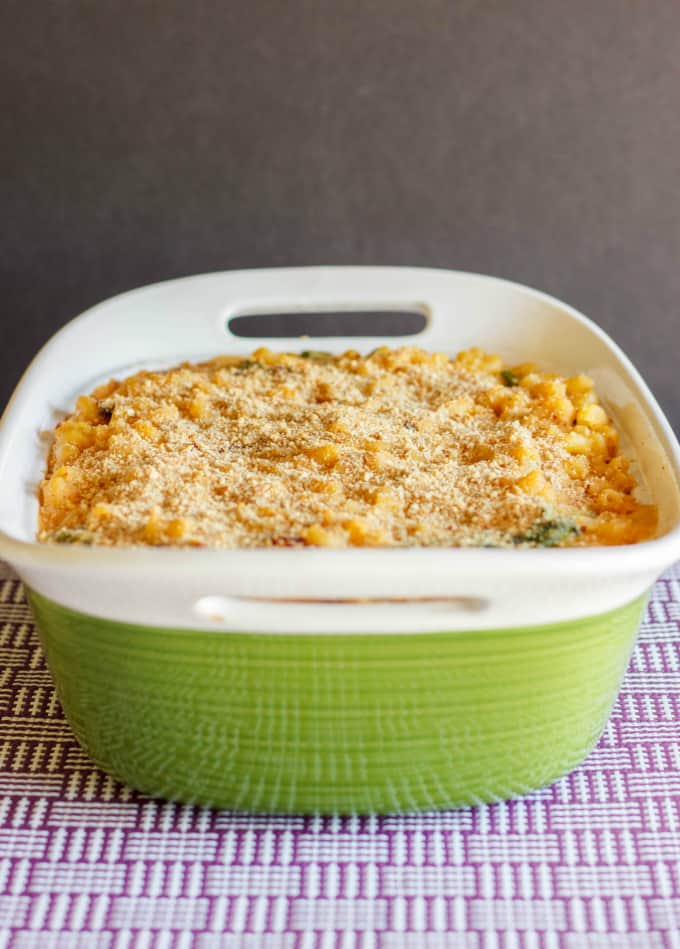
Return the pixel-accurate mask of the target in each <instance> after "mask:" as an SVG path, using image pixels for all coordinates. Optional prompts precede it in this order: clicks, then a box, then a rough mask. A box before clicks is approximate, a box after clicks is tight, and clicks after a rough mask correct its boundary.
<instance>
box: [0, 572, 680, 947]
mask: <svg viewBox="0 0 680 949" xmlns="http://www.w3.org/2000/svg"><path fill="white" fill-rule="evenodd" d="M676 946H677V947H679V949H680V566H679V567H676V568H675V569H674V570H672V571H670V572H669V573H668V574H667V575H666V576H665V577H664V578H663V579H662V580H661V581H660V582H659V583H658V585H657V586H656V588H655V591H654V594H653V597H652V600H651V603H650V606H649V609H648V613H647V617H646V620H645V623H644V626H643V630H642V634H641V638H640V641H639V643H638V646H637V649H636V651H635V654H634V657H633V660H632V663H631V666H630V669H629V671H628V674H627V677H626V680H625V682H624V686H623V690H622V693H621V695H620V698H619V700H618V702H617V704H616V707H615V709H614V712H613V714H612V717H611V719H610V721H609V724H608V725H607V728H606V730H605V733H604V735H603V736H602V739H601V741H600V743H599V745H598V747H597V748H596V749H595V750H594V751H593V753H592V754H591V755H590V757H589V758H588V760H587V761H586V762H585V764H584V765H583V766H582V767H581V768H579V769H578V770H577V771H575V772H573V773H572V774H570V775H569V776H567V777H566V778H563V779H562V780H560V781H558V782H557V783H556V784H555V785H553V786H552V787H550V788H547V789H545V790H543V791H540V792H538V793H536V794H534V795H532V796H530V797H527V798H524V799H523V800H517V801H512V802H510V803H500V804H493V805H487V806H481V807H476V808H468V809H464V810H459V811H449V812H444V813H437V814H422V815H417V816H402V817H386V818H377V817H374V818H303V817H263V816H248V815H242V814H238V815H237V814H230V813H226V812H223V811H212V810H210V809H207V808H199V807H191V806H185V805H179V804H171V803H167V802H163V801H158V800H151V799H148V798H145V797H144V796H143V795H140V794H137V793H135V792H134V791H131V790H130V789H128V788H126V787H124V786H123V785H121V784H119V783H118V782H116V781H115V780H113V779H112V778H110V777H108V776H107V775H106V774H104V773H102V772H101V771H99V770H98V769H97V768H95V767H94V766H93V765H92V764H91V762H90V761H89V759H88V758H87V756H86V755H85V753H84V752H83V751H82V750H81V749H80V748H79V747H78V745H77V744H76V742H75V740H74V738H73V737H72V735H71V732H70V730H69V727H68V725H67V724H66V722H65V721H64V719H63V717H62V714H61V710H60V707H59V702H58V700H57V699H56V696H55V693H54V691H53V688H52V683H51V679H50V676H49V673H48V672H47V670H46V668H45V663H44V660H43V656H42V652H41V649H40V646H39V644H38V641H37V638H36V635H35V631H34V629H33V626H32V623H31V617H30V615H29V612H28V608H27V606H26V604H25V601H24V598H23V593H22V589H21V585H20V583H19V582H18V580H17V579H16V578H15V577H14V576H13V575H12V574H11V572H10V571H9V569H8V568H6V567H2V565H0V949H4V947H11V949H131V947H135V949H137V947H139V949H142V947H143V949H184V947H187V949H188V947H192V949H193V947H196V949H232V947H236V949H410V947H413V949H429V947H433V949H434V947H436V949H552V947H567V949H623V947H626V949H627V947H631V949H637V947H639V949H655V947H676Z"/></svg>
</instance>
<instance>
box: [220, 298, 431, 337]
mask: <svg viewBox="0 0 680 949" xmlns="http://www.w3.org/2000/svg"><path fill="white" fill-rule="evenodd" d="M427 317H428V309H427V307H425V306H414V307H413V308H409V309H406V308H401V307H400V308H391V309H384V310H376V309H368V308H366V309H357V310H343V309H331V310H324V309H315V310H291V311H288V312H278V311H277V312H268V313H262V312H259V313H240V314H238V315H237V316H232V317H230V319H229V320H227V328H228V330H229V332H230V333H232V334H233V335H234V336H240V337H242V338H244V339H290V338H293V337H296V336H313V337H327V336H354V337H358V336H366V337H375V336H417V335H418V334H419V333H422V331H423V330H424V329H425V327H426V326H427Z"/></svg>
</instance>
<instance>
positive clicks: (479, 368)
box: [38, 347, 656, 548]
mask: <svg viewBox="0 0 680 949" xmlns="http://www.w3.org/2000/svg"><path fill="white" fill-rule="evenodd" d="M635 489H636V482H635V479H634V477H633V475H632V474H631V472H630V464H629V461H628V459H627V458H626V457H624V456H623V455H621V454H619V452H618V437H617V432H616V430H615V428H614V426H613V424H612V422H611V420H610V418H609V417H608V415H607V412H606V411H605V409H604V408H603V407H602V406H601V405H600V403H599V401H598V399H597V396H596V394H595V391H594V388H593V382H592V381H591V380H590V379H589V378H587V377H586V376H582V375H579V376H573V377H571V378H561V377H560V376H557V375H555V374H552V373H545V372H539V371H538V369H537V367H536V366H534V365H531V364H525V365H521V366H514V367H512V368H504V367H503V364H502V361H501V359H500V358H499V357H498V356H493V355H488V354H487V353H484V352H482V351H481V350H478V349H470V350H467V351H466V352H462V353H460V354H459V355H458V356H457V357H455V358H454V359H451V358H449V357H448V356H447V355H445V354H443V353H428V352H424V351H423V350H421V349H417V348H414V347H402V348H400V349H389V348H387V347H381V348H380V349H377V350H376V351H375V352H373V353H371V354H370V355H368V356H361V355H359V353H357V352H355V351H353V350H350V351H348V352H346V353H344V354H343V355H341V356H331V355H328V354H326V353H319V352H304V353H301V354H292V353H273V352H270V351H269V350H267V349H258V350H257V351H256V352H254V353H253V354H252V356H250V357H249V358H247V359H244V358H242V357H235V356H221V357H218V358H216V359H213V360H211V361H210V362H205V363H200V364H190V363H184V364H183V365H181V366H177V367H176V368H173V369H169V370H167V371H162V372H138V373H136V374H135V375H133V376H130V377H129V378H127V379H124V380H122V381H116V380H112V381H111V382H109V383H107V384H106V385H103V386H100V387H99V388H98V389H95V390H94V392H92V393H91V394H90V395H83V396H81V397H80V398H79V399H78V402H77V405H76V411H75V412H74V414H73V415H71V416H70V417H69V418H67V419H66V420H65V421H63V422H62V423H61V424H60V425H59V426H58V427H57V429H56V431H55V433H54V440H53V443H52V447H51V450H50V454H49V461H48V466H47V472H46V475H45V478H44V480H43V482H42V485H41V488H40V515H39V533H38V537H39V539H40V540H42V541H57V542H65V543H70V542H80V543H95V544H106V545H123V544H152V545H190V546H196V547H206V546H207V547H231V548H233V547H292V546H297V545H317V546H324V547H326V546H335V547H344V546H359V547H361V546H389V547H395V546H396V547H405V546H443V547H447V546H470V545H474V546H490V547H496V546H505V547H508V546H522V547H524V546H529V547H536V546H574V545H590V544H630V543H634V542H636V541H640V540H644V539H647V538H649V537H651V536H652V535H653V533H654V531H655V528H656V509H655V508H654V507H653V506H651V505H646V504H642V503H640V501H638V500H637V499H636V497H635Z"/></svg>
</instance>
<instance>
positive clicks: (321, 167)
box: [0, 0, 680, 426]
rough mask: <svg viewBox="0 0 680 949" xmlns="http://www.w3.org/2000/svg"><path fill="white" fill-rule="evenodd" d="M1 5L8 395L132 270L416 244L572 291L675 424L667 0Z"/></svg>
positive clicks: (678, 96)
mask: <svg viewBox="0 0 680 949" xmlns="http://www.w3.org/2000/svg"><path fill="white" fill-rule="evenodd" d="M0 18H1V19H2V22H0V36H1V37H2V39H1V40H0V42H1V43H2V47H3V54H2V56H1V57H0V62H1V63H2V65H1V66H0V70H1V74H0V99H1V103H0V123H1V124H2V149H1V153H0V164H1V167H2V173H1V174H0V211H1V218H0V219H1V221H2V227H1V229H0V267H1V270H2V291H3V293H2V297H3V306H2V323H1V326H2V340H1V343H2V345H0V369H1V370H2V371H1V372H0V402H4V401H5V399H6V398H7V396H8V394H9V392H10V389H11V387H12V386H13V384H14V383H15V381H16V379H17V378H18V376H19V373H20V371H21V369H22V368H23V367H24V365H25V364H26V362H27V361H28V360H29V358H30V357H31V356H32V354H33V353H34V351H35V349H36V348H37V346H38V345H39V344H41V343H42V342H43V341H44V340H46V339H47V337H48V336H49V335H50V334H51V333H52V332H53V331H54V330H55V329H56V328H57V327H58V326H59V325H60V324H62V323H63V322H65V321H66V320H67V319H69V318H70V317H71V316H73V315H75V314H76V313H78V312H79V311H80V310H82V309H84V308H85V307H87V306H89V305H90V304H92V303H94V302H96V301H97V300H99V299H101V298H103V297H106V296H109V295H111V294H113V293H116V292H119V291H122V290H125V289H128V288H130V287H132V286H136V285H139V284H142V283H147V282H150V281H155V280H160V279H163V278H167V277H173V276H179V275H182V274H188V273H191V272H196V271H205V270H213V269H221V268H230V267H251V266H265V265H284V264H291V265H292V264H303V263H381V264H423V265H433V266H442V267H454V268H462V269H470V270H477V271H486V272H491V273H495V274H498V275H501V276H507V277H511V278H513V279H516V280H520V281H524V282H527V283H530V284H533V285H535V286H538V287H541V288H543V289H546V290H548V291H550V292H552V293H555V294H557V295H558V296H561V297H564V298H565V299H567V300H569V301H570V302H572V303H573V304H574V305H576V306H577V307H579V308H581V309H583V310H584V311H586V312H587V313H589V314H590V315H592V316H593V317H594V318H595V319H596V320H597V321H598V322H600V323H601V324H602V325H603V326H604V327H605V328H606V329H607V330H609V331H610V332H611V333H613V335H614V336H615V337H616V339H617V340H618V341H619V342H620V343H621V344H622V345H623V346H624V348H625V349H627V350H628V352H629V353H630V354H631V355H632V356H633V358H634V359H635V360H636V361H637V362H638V364H639V365H640V367H641V368H642V370H643V372H644V373H645V374H646V375H647V377H648V378H649V380H650V381H651V383H652V386H653V388H654V389H655V391H656V393H657V395H658V396H659V398H660V399H661V401H662V403H663V404H664V406H665V408H666V409H667V410H669V411H670V413H671V415H672V418H673V420H674V422H675V424H676V425H677V426H680V388H679V386H678V383H677V380H676V350H677V343H678V339H679V336H680V318H679V316H678V306H679V302H680V119H679V116H680V55H679V53H680V4H679V3H677V2H676V0H645V2H644V3H639V2H633V0H630V2H619V0H597V2H592V0H569V2H564V0H559V2H558V0H544V2H540V0H534V2H531V0H490V2H473V0H461V2H453V0H409V2H405V0H361V2H360V0H351V2H350V0H317V2H312V0H285V2H284V0H256V2H250V3H249V2H241V3H229V2H223V3H218V2H208V0H193V2H186V0H133V2H129V3H113V2H111V0H98V2H94V0H43V2H41V3H38V2H36V0H5V2H4V4H3V5H2V12H1V13H0ZM103 343H105V341H103Z"/></svg>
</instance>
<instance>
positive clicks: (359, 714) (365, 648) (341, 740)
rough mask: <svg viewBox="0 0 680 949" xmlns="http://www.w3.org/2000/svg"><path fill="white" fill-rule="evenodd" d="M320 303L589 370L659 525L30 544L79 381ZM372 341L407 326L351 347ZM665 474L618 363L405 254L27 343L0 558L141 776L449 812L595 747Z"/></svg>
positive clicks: (196, 287)
mask: <svg viewBox="0 0 680 949" xmlns="http://www.w3.org/2000/svg"><path fill="white" fill-rule="evenodd" d="M330 309H332V310H334V311H335V310H347V311H352V310H367V309H370V310H390V311H393V310H395V309H402V310H403V309H406V310H414V311H418V312H420V313H422V314H423V315H424V316H425V328H424V329H423V330H422V331H421V332H420V333H419V334H418V335H417V336H416V337H415V339H414V337H413V336H411V337H410V341H412V342H417V344H418V345H421V346H423V347H425V348H428V349H438V350H446V351H449V352H451V353H454V352H456V351H457V350H459V349H461V348H465V347H467V346H470V345H479V346H482V347H484V348H486V349H489V350H492V351H497V352H500V353H501V354H502V355H503V356H504V357H505V358H506V359H508V360H510V361H515V360H516V361H520V360H522V361H524V360H535V361H537V362H540V363H541V365H542V366H544V367H546V368H549V369H554V370H555V371H559V372H562V373H575V372H579V371H580V372H587V373H588V374H589V375H592V376H593V377H594V378H595V380H596V383H597V385H598V389H599V391H600V393H601V395H602V396H603V399H604V401H605V403H606V405H607V407H608V408H609V410H610V412H612V414H613V415H614V416H615V418H616V421H617V424H618V426H619V428H620V429H621V430H622V432H623V434H624V436H625V438H626V440H627V442H628V447H629V450H630V451H631V452H632V453H633V454H634V456H635V458H636V461H637V464H638V467H639V473H640V477H641V479H642V481H643V483H644V484H645V487H646V490H647V492H648V493H649V494H650V495H651V497H652V499H653V500H654V502H655V503H656V504H657V505H658V506H659V512H660V526H659V533H658V536H657V537H656V538H655V539H654V540H652V541H648V542H645V543H641V544H637V545H634V546H631V547H610V548H582V549H571V550H568V549H565V550H556V549H553V550H510V551H508V550H500V549H499V550H496V549H490V550H486V549H484V550H481V549H452V550H445V549H436V550H433V549H420V550H419V549H408V550H318V549H275V550H247V551H216V550H213V551H210V550H185V549H154V548H140V549H137V548H135V549H127V550H125V549H115V548H85V547H77V546H75V547H66V548H64V547H61V546H56V545H55V546H52V545H39V544H37V543H35V541H34V539H33V538H34V534H35V523H36V513H37V504H36V499H35V488H36V484H37V482H38V480H39V479H40V476H41V472H42V467H43V464H44V455H45V443H44V440H42V439H41V438H40V437H39V433H40V432H41V431H42V430H45V429H49V428H52V427H53V425H54V423H55V421H56V419H57V418H58V413H59V412H63V411H68V410H69V409H70V408H71V407H72V405H73V403H74V400H75V397H76V396H77V394H79V393H80V392H83V391H87V390H89V389H90V388H92V387H93V386H94V385H96V384H97V382H98V381H100V380H102V379H104V378H108V377H109V376H111V375H117V374H121V373H124V372H128V371H130V370H131V369H133V368H136V367H138V366H141V365H144V366H162V365H169V364H172V363H174V362H177V361H178V360H180V359H183V358H190V359H193V358H204V357H206V356H210V355H215V354H217V353H220V352H230V351H232V352H243V351H245V350H246V348H247V346H245V345H244V341H243V340H242V339H239V338H238V337H235V336H234V335H233V334H232V333H231V332H230V330H229V322H230V320H231V318H232V317H234V316H236V315H242V314H248V313H269V312H277V313H280V312H285V311H299V310H306V311H314V312H316V313H318V312H322V311H323V310H330ZM102 338H106V341H107V342H106V346H105V347H103V346H101V340H102ZM263 342H264V345H269V346H271V348H285V349H291V348H296V346H298V345H299V341H295V340H290V339H288V340H281V339H276V340H265V341H263ZM385 342H390V343H392V344H395V342H397V343H398V342H399V340H395V339H394V338H391V339H390V340H385V339H382V338H376V337H371V338H367V339H365V340H362V341H361V343H360V344H358V343H357V341H356V340H353V341H352V345H353V346H354V347H356V348H359V347H360V348H363V349H371V348H373V347H374V346H376V345H380V344H382V343H385ZM348 344H349V341H348V340H347V339H342V338H333V339H330V340H329V339H324V340H323V343H320V342H315V341H314V340H312V341H311V342H305V344H304V348H307V347H309V346H310V345H316V347H317V348H325V349H330V350H332V351H339V350H341V349H343V348H346V347H347V345H348ZM679 471H680V450H679V448H678V444H677V442H676V440H675V438H674V436H673V434H672V432H671V430H670V428H669V426H668V424H667V422H666V420H665V419H664V417H663V415H662V413H661V411H660V409H659V407H658V406H657V404H656V402H655V401H654V399H653V397H652V396H651V394H650V392H649V390H648V389H647V387H646V386H645V385H644V383H643V382H642V380H641V379H640V377H639V375H638V374H637V372H636V371H635V369H634V368H633V367H632V366H631V364H630V362H629V361H628V360H627V359H626V357H625V356H624V355H623V354H622V353H621V352H620V350H619V349H618V348H617V347H616V346H615V345H614V344H613V343H612V342H611V340H609V339H608V338H607V337H606V336H605V335H604V334H603V333H602V332H601V331H600V330H599V329H598V328H597V327H595V326H594V325H593V324H592V323H591V322H590V321H588V320H587V319H586V318H585V317H583V316H581V315H580V314H578V313H576V312H575V311H574V310H572V309H571V308H570V307H568V306H566V305H565V304H562V303H560V302H559V301H556V300H554V299H552V298H550V297H547V296H545V295H544V294H541V293H538V292H537V291H534V290H530V289H528V288H526V287H520V286H518V285H516V284H511V283H508V282H505V281H500V280H495V279H492V278H489V277H482V276H478V275H472V274H461V273H454V272H447V271H433V270H421V269H409V268H305V269H296V270H270V271H243V272H232V273H220V274H209V275H205V276H199V277H192V278H187V279H184V280H179V281H171V282H168V283H164V284H159V285H156V286H152V287H146V288H142V289H141V290H137V291H133V292H131V293H129V294H125V295H123V296H121V297H117V298H114V299H113V300H110V301H107V302H105V303H103V304H101V305H100V306H98V307H95V308H94V309H93V310H90V311H88V312H87V313H85V314H83V315H82V316H80V317H78V318H77V319H76V320H74V321H73V322H72V323H70V324H69V325H68V326H66V327H65V328H64V329H63V330H62V331H61V332H60V333H58V334H57V335H56V336H55V337H54V338H53V339H52V340H51V341H50V343H48V344H47V346H46V347H45V348H44V349H43V350H42V352H41V353H40V354H39V355H38V356H37V357H36V359H35V360H34V362H33V363H32V365H31V366H30V367H29V369H28V371H27V373H26V374H25V376H24V378H23V379H22V381H21V383H20V385H19V386H18V388H17V391H16V393H15V395H14V397H13V399H12V401H11V403H10V405H9V406H8V409H7V411H6V413H5V416H4V418H3V422H2V428H1V429H0V473H1V475H2V483H3V486H4V491H3V497H2V500H1V502H0V528H1V532H0V554H2V555H3V556H4V557H6V559H7V560H9V561H10V562H11V563H12V564H13V565H14V566H15V568H16V569H17V571H18V572H19V574H20V575H21V577H22V578H23V580H24V582H25V584H26V587H27V590H28V595H29V601H30V603H31V607H32V609H33V612H34V614H35V618H36V621H37V624H38V628H39V631H40V635H41V637H42V642H43V645H44V648H45V653H46V656H47V660H48V663H49V666H50V669H51V670H52V674H53V676H54V679H55V683H56V686H57V689H58V692H59V696H60V698H61V701H62V703H63V707H64V711H65V713H66V715H67V717H68V719H69V721H70V723H71V725H72V727H73V730H74V732H75V734H76V735H77V737H78V739H79V740H80V741H81V743H82V744H83V746H84V747H85V748H86V749H87V751H88V752H89V753H90V755H91V756H92V758H93V759H94V760H95V761H96V762H97V763H98V764H99V765H101V767H103V768H105V769H106V770H107V771H110V772H111V773H112V774H114V775H116V776H117V777H119V778H121V779H122V780H124V781H126V782H128V783H129V784H130V785H131V786H133V787H136V788H139V789H141V790H142V791H145V792H147V793H150V794H154V795H160V796H163V797H167V798H173V799H177V800H181V801H191V802H199V803H202V804H210V805H214V806H219V807H226V808H232V809H239V810H257V811H268V812H273V811H279V812H301V813H302V812H304V813H385V812H398V811H412V810H418V809H423V808H426V809H434V808H443V807H451V806H459V805H463V804H471V803H476V802H480V801H491V800H496V799H499V798H505V797H509V796H513V795H517V794H522V793H525V792H527V791H530V790H532V789H535V788H538V787H540V786H542V785H545V784H547V783H549V782H551V781H553V780H554V779H556V778H557V777H559V776H560V775H562V774H564V773H565V772H566V771H568V770H570V769H571V768H573V767H574V766H575V765H577V764H578V763H579V762H580V761H581V760H582V759H583V758H584V757H585V755H586V754H587V753H588V751H589V750H590V748H591V747H592V746H593V744H594V743H595V742H596V741H597V738H598V736H599V735H600V733H601V731H602V728H603V727H604V724H605V722H606V720H607V716H608V715H609V712H610V710H611V707H612V704H613V702H614V700H615V697H616V694H617V690H618V687H619V684H620V681H621V678H622V676H623V674H624V671H625V668H626V665H627V662H628V659H629V656H630V653H631V649H632V647H633V644H634V641H635V636H636V633H637V630H638V626H639V622H640V618H641V614H642V611H643V609H644V604H645V602H646V597H647V593H648V591H649V588H650V586H651V585H652V583H653V582H654V580H655V579H656V577H657V576H658V574H659V573H660V572H661V571H662V570H663V569H664V568H665V567H667V566H669V565H670V564H671V563H672V562H673V561H674V560H675V559H677V558H678V557H679V556H680V528H679V526H678V525H679V523H680V492H679V489H678V482H679Z"/></svg>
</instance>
